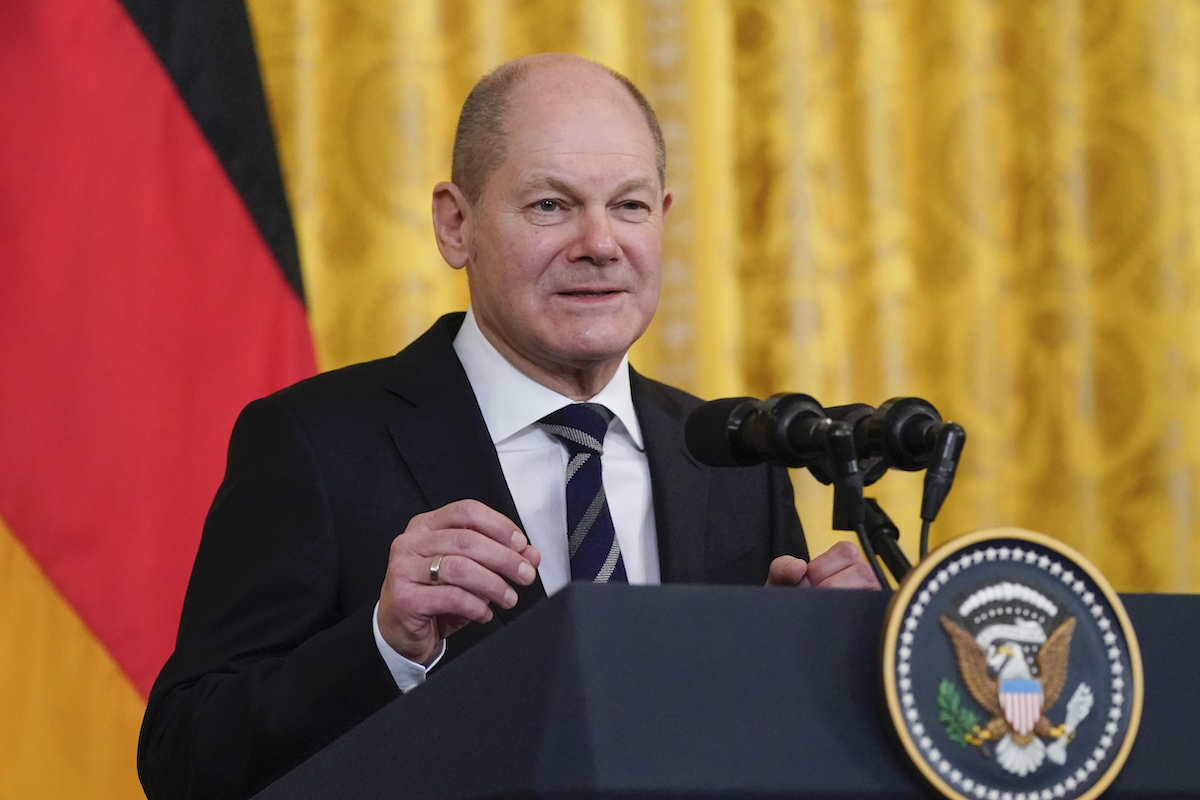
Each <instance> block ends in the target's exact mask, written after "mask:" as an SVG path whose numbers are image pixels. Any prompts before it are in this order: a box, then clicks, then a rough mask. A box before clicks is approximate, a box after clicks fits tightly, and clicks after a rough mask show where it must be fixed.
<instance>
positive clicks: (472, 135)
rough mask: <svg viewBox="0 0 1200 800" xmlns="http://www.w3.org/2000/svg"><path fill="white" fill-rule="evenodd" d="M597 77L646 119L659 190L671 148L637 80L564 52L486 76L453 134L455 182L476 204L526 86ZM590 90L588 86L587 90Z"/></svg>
mask: <svg viewBox="0 0 1200 800" xmlns="http://www.w3.org/2000/svg"><path fill="white" fill-rule="evenodd" d="M596 77H599V78H601V80H602V81H604V82H609V81H611V83H612V86H613V87H615V88H616V89H617V90H618V92H619V93H620V94H623V95H624V96H626V97H628V98H629V99H630V100H632V101H633V102H634V103H635V104H636V105H637V107H638V108H639V110H640V111H641V113H642V116H643V117H644V118H645V120H646V126H647V128H648V130H649V133H650V135H651V137H652V138H653V140H654V151H655V161H656V166H657V168H658V181H659V188H660V189H662V188H664V187H665V185H666V180H667V148H666V144H665V143H664V141H663V134H662V128H660V127H659V124H658V117H657V116H655V114H654V109H653V108H651V107H650V103H649V102H648V101H647V100H646V98H645V96H644V95H643V94H642V93H641V92H640V91H639V90H638V88H637V87H636V86H634V84H633V82H632V81H630V80H629V79H628V78H626V77H625V76H624V75H621V74H620V73H619V72H616V71H614V70H611V69H609V68H608V67H606V66H604V65H602V64H597V63H595V62H594V61H588V60H587V59H584V58H579V57H578V56H572V55H567V54H564V53H540V54H538V55H533V56H526V57H525V58H519V59H516V60H515V61H509V62H508V63H506V64H501V65H500V66H499V67H497V68H496V69H494V70H492V71H491V72H489V73H488V74H487V75H485V76H483V77H482V78H481V79H480V80H479V82H478V83H477V84H475V88H474V89H472V90H471V93H470V94H469V95H468V96H467V99H466V101H465V102H464V103H463V107H462V112H461V113H460V114H459V117H458V129H457V130H456V131H455V135H454V155H453V161H452V163H451V167H450V180H452V181H453V182H454V183H455V184H456V185H457V186H458V187H459V188H460V189H461V190H462V192H463V194H464V195H466V197H467V199H468V200H469V201H470V202H471V204H472V205H475V204H477V203H478V202H479V198H480V197H481V196H482V195H483V189H484V186H485V185H486V184H487V181H488V179H489V178H490V177H491V175H492V173H493V172H495V171H496V168H497V167H498V166H499V164H500V163H501V162H502V161H503V160H504V155H505V144H506V139H507V136H508V126H507V125H506V124H505V122H506V119H507V117H508V114H509V113H510V112H511V111H512V109H513V107H514V105H516V104H517V102H518V100H519V94H520V90H521V89H522V87H524V86H526V85H527V84H528V83H529V82H530V81H531V80H534V81H535V82H537V83H551V84H552V83H554V82H556V81H559V82H574V81H578V80H579V79H584V80H585V81H586V80H587V79H589V78H590V79H592V81H591V83H592V84H594V83H595V80H594V79H595V78H596ZM585 91H586V90H585Z"/></svg>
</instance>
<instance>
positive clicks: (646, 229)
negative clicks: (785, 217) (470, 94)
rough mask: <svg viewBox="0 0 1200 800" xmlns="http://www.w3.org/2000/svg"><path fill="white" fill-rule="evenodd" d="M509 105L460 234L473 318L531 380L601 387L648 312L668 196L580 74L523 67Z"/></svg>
mask: <svg viewBox="0 0 1200 800" xmlns="http://www.w3.org/2000/svg"><path fill="white" fill-rule="evenodd" d="M513 99H514V102H513V104H512V107H511V111H510V113H509V115H508V121H507V125H506V130H507V146H506V152H505V158H504V160H503V161H502V162H501V164H500V165H499V167H498V168H497V169H496V171H495V172H494V173H493V174H492V175H491V177H490V178H489V179H488V181H487V183H486V185H485V186H484V189H483V193H482V195H481V197H480V200H479V202H478V203H477V204H476V205H475V207H473V208H472V209H471V210H470V212H469V213H468V215H467V219H468V221H467V223H466V224H465V225H464V238H465V241H466V245H467V248H468V253H469V256H468V261H467V271H468V275H469V283H470V290H471V304H472V307H473V309H474V312H475V316H476V318H477V319H478V321H479V326H480V328H481V329H482V330H483V332H484V334H485V335H486V336H487V337H488V339H489V340H490V341H491V342H492V344H493V345H494V346H496V348H497V349H498V350H499V351H500V352H501V353H502V354H503V355H504V356H505V357H506V358H507V359H508V360H509V361H511V362H512V363H513V364H514V365H515V366H517V368H518V369H520V370H521V371H522V372H525V373H526V374H527V375H530V377H532V378H534V379H535V380H538V381H539V382H541V383H543V384H546V385H549V386H551V387H552V388H557V389H559V391H562V388H561V386H560V385H559V384H560V382H561V380H562V379H563V378H564V377H566V379H567V380H578V379H579V377H580V375H584V376H586V375H591V376H600V377H601V379H602V380H607V379H608V377H610V376H611V375H612V371H613V370H614V369H615V368H616V366H617V365H618V364H619V362H620V359H621V357H622V356H623V355H624V353H625V351H626V350H627V349H628V348H629V346H630V345H631V344H633V342H634V341H635V340H636V339H637V338H638V337H639V336H641V335H642V333H643V332H644V331H645V330H646V327H647V326H648V325H649V324H650V319H651V317H653V315H654V310H655V308H656V306H657V305H658V291H659V282H660V277H661V269H662V227H663V218H664V215H665V214H666V210H667V208H668V207H669V206H670V195H664V192H663V188H662V187H661V186H660V184H659V180H658V173H657V168H656V162H655V150H654V141H653V139H652V137H651V134H650V130H649V127H648V125H647V124H646V121H645V118H644V117H643V116H642V113H641V111H640V110H639V109H638V107H637V106H636V105H635V104H634V101H633V100H632V98H630V97H629V96H628V95H627V94H626V93H625V91H624V90H623V88H622V87H620V86H619V85H618V84H617V83H616V82H615V81H613V80H612V79H611V78H610V77H609V76H607V75H603V74H599V75H598V74H596V71H595V70H594V69H576V70H570V69H568V70H566V71H565V72H564V71H560V72H556V73H553V74H546V73H544V72H537V71H535V72H534V73H533V74H532V75H530V76H529V77H528V78H527V79H526V80H525V82H524V83H523V84H522V85H521V86H520V87H519V88H518V89H517V90H516V96H515V97H514V98H513ZM596 388H599V387H596ZM564 393H567V392H564Z"/></svg>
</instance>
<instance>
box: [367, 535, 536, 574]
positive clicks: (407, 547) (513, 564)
mask: <svg viewBox="0 0 1200 800" xmlns="http://www.w3.org/2000/svg"><path fill="white" fill-rule="evenodd" d="M393 545H394V546H393V552H392V556H391V558H392V560H393V561H395V562H396V563H398V564H401V565H402V572H403V575H404V577H405V578H406V579H408V580H411V581H414V582H417V583H432V582H433V581H432V575H431V573H430V567H431V566H432V564H433V559H435V558H436V557H438V556H442V563H443V564H444V563H445V561H446V559H447V558H448V557H453V560H457V559H458V558H460V557H461V558H465V559H468V560H470V561H473V562H475V563H477V564H479V565H480V566H482V567H484V568H485V569H487V570H489V571H491V572H494V573H496V574H497V575H499V576H501V577H502V578H504V579H506V580H509V581H512V582H513V583H517V584H520V585H522V586H528V585H529V584H531V583H533V581H534V579H535V578H536V577H537V567H536V564H537V563H540V561H541V555H540V554H539V553H538V552H537V548H535V547H533V546H532V545H525V546H524V547H523V548H522V549H521V550H520V551H517V550H513V549H512V548H510V547H506V546H504V545H503V544H500V543H499V542H497V541H495V540H494V539H490V538H488V537H487V536H484V535H483V534H481V533H480V532H479V531H476V530H471V529H467V528H455V529H449V530H435V531H429V532H425V533H419V534H412V533H409V532H405V533H402V534H400V536H398V537H396V540H395V541H394V542H393ZM440 574H441V568H439V576H440Z"/></svg>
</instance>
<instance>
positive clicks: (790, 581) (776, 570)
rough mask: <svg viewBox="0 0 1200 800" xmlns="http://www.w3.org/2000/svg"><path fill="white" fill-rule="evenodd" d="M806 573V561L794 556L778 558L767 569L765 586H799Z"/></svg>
mask: <svg viewBox="0 0 1200 800" xmlns="http://www.w3.org/2000/svg"><path fill="white" fill-rule="evenodd" d="M807 573H808V562H807V561H804V560H803V559H800V558H796V557H795V556H779V557H778V558H776V559H775V560H774V561H772V562H771V566H770V567H769V568H768V569H767V586H799V585H800V584H801V582H802V581H803V580H804V576H805V575H806V574H807Z"/></svg>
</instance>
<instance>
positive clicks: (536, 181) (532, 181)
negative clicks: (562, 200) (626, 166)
mask: <svg viewBox="0 0 1200 800" xmlns="http://www.w3.org/2000/svg"><path fill="white" fill-rule="evenodd" d="M656 186H657V181H655V180H651V179H650V178H630V179H629V180H627V181H625V182H624V183H622V184H621V185H620V186H618V187H617V189H616V191H615V192H613V194H615V195H621V194H625V193H627V192H632V191H637V190H640V189H645V190H646V191H650V192H653V191H654V190H655V188H656ZM543 187H544V188H547V189H551V190H553V191H555V192H559V193H561V194H565V195H569V196H572V197H574V196H576V195H578V194H579V190H578V189H576V188H575V187H574V186H572V185H571V184H569V183H567V182H566V181H564V180H562V179H561V178H558V177H555V176H554V175H550V174H547V173H534V174H533V175H531V176H530V177H529V180H528V181H526V183H525V188H526V189H527V190H533V191H536V190H537V189H541V188H543Z"/></svg>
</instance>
